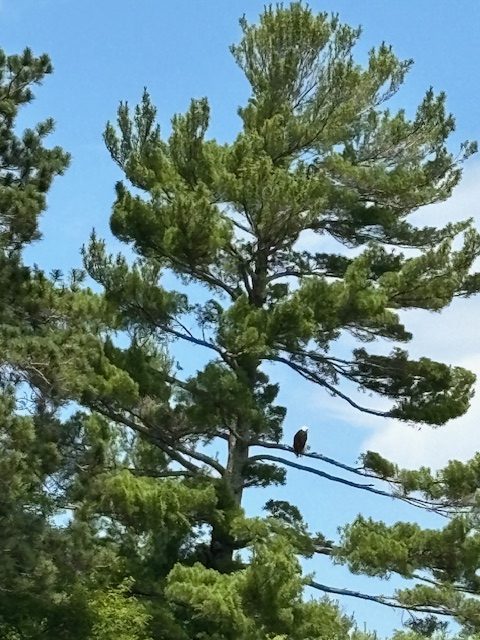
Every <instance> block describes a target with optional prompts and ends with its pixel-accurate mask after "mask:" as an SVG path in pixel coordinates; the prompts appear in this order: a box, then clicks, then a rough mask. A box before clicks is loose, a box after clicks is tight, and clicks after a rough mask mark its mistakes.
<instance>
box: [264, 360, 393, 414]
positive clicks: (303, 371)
mask: <svg viewBox="0 0 480 640" xmlns="http://www.w3.org/2000/svg"><path fill="white" fill-rule="evenodd" d="M268 360H271V361H272V362H281V363H283V364H286V365H287V367H290V369H293V370H294V371H296V372H297V373H299V374H300V375H301V376H302V378H305V380H308V381H309V382H313V383H315V384H318V385H320V386H322V387H325V389H327V390H328V391H330V393H331V394H332V395H334V396H337V397H338V398H342V400H345V402H348V404H349V405H350V406H352V407H354V408H355V409H358V411H361V412H362V413H368V414H370V415H372V416H379V417H381V418H391V417H392V414H391V412H390V411H379V410H378V409H369V408H368V407H362V406H361V405H359V404H357V403H356V402H355V401H354V400H352V399H351V398H349V397H348V396H347V395H345V394H344V393H342V392H341V391H339V390H338V389H337V388H336V387H334V386H333V385H331V384H330V383H328V382H327V381H326V380H324V379H323V378H321V377H320V376H319V375H317V374H316V373H315V372H313V371H310V370H309V369H307V368H306V367H303V366H302V365H300V364H297V363H296V362H291V361H290V360H288V359H287V358H283V357H282V356H270V357H269V358H268Z"/></svg>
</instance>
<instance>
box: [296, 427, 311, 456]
mask: <svg viewBox="0 0 480 640" xmlns="http://www.w3.org/2000/svg"><path fill="white" fill-rule="evenodd" d="M307 435H308V429H307V427H302V428H301V429H300V430H299V431H297V433H296V434H295V436H294V438H293V450H294V451H295V453H296V455H297V458H298V456H301V455H302V453H303V452H304V451H305V445H306V444H307Z"/></svg>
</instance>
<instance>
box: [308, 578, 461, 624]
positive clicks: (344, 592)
mask: <svg viewBox="0 0 480 640" xmlns="http://www.w3.org/2000/svg"><path fill="white" fill-rule="evenodd" d="M306 584H307V586H309V587H313V588H314V589H318V590H319V591H323V592H324V593H333V594H335V595H338V596H351V597H353V598H360V599H361V600H370V601H371V602H377V603H378V604H383V605H385V606H386V607H392V608H394V609H405V610H406V611H417V612H418V613H433V614H436V615H439V616H454V615H455V613H454V611H452V610H451V609H447V608H446V607H438V608H437V607H430V606H428V605H423V604H413V605H406V604H402V603H400V602H397V601H395V599H394V598H391V597H387V596H370V595H368V594H366V593H361V592H360V591H351V590H350V589H338V588H336V587H328V586H327V585H324V584H320V583H319V582H315V581H314V580H311V581H310V582H307V583H306Z"/></svg>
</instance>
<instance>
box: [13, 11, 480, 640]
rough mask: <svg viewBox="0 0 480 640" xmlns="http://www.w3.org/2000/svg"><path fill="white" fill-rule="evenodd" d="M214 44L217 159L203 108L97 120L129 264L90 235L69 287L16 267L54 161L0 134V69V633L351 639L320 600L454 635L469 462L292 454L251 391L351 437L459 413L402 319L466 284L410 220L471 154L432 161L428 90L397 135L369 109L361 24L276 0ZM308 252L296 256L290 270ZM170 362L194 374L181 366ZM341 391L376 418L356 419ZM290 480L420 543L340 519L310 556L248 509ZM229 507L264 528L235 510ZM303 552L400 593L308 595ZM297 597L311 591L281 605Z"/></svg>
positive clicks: (151, 109) (26, 60)
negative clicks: (232, 79) (423, 463)
mask: <svg viewBox="0 0 480 640" xmlns="http://www.w3.org/2000/svg"><path fill="white" fill-rule="evenodd" d="M240 26H241V30H242V38H241V40H240V42H239V43H238V44H237V45H234V46H232V48H231V52H232V54H233V56H234V58H235V61H236V62H237V64H238V66H239V67H240V69H241V70H242V71H243V72H244V74H245V76H246V78H247V80H248V82H249V84H250V87H251V95H250V98H249V100H248V102H247V104H246V105H245V106H243V107H241V108H240V109H239V111H238V114H239V116H240V123H241V128H240V131H239V133H238V135H237V136H236V137H235V138H234V140H233V141H232V142H231V143H228V144H224V143H220V142H217V141H216V140H214V139H211V138H209V137H208V126H209V118H210V111H209V104H208V101H207V99H206V98H202V99H198V100H192V101H191V104H190V106H189V108H188V110H187V111H186V113H185V114H177V115H175V116H174V117H173V119H172V123H171V133H170V135H169V136H165V135H163V133H162V131H161V130H160V127H159V125H158V124H157V120H156V109H155V106H154V105H153V104H152V101H151V99H150V97H149V94H148V92H147V91H145V93H144V95H143V97H142V99H141V102H140V103H139V105H138V106H136V107H135V108H134V109H131V108H130V107H129V105H128V104H126V103H122V104H121V105H120V107H119V109H118V116H117V122H116V124H111V123H109V124H108V125H107V127H106V129H105V132H104V140H105V144H106V147H107V149H108V151H109V153H110V155H111V157H112V159H113V161H114V162H116V163H117V165H118V166H119V167H120V169H121V170H122V172H123V175H124V178H123V180H122V181H121V182H119V183H118V184H117V185H116V197H115V202H114V204H113V210H112V215H111V220H110V224H111V229H112V232H113V233H114V235H115V236H116V237H117V238H118V239H120V240H121V241H123V242H124V243H125V244H126V245H128V246H129V247H130V248H131V249H133V252H134V254H135V258H134V259H133V260H132V259H130V257H128V256H126V255H122V254H119V255H112V254H110V253H109V251H108V246H107V244H106V242H105V241H104V240H102V239H101V238H99V237H98V236H97V235H96V233H95V232H93V233H92V237H91V239H90V242H89V243H88V244H87V245H86V246H84V247H83V250H82V254H83V260H84V268H85V272H86V274H87V275H88V276H89V278H90V283H88V282H87V283H86V282H85V280H84V274H82V273H80V272H78V271H74V272H73V273H72V274H71V276H70V278H67V279H64V278H63V277H62V275H61V274H60V273H58V272H55V273H53V274H50V276H47V275H46V274H44V273H43V272H42V271H41V270H40V269H38V268H35V269H31V268H27V267H26V266H25V265H24V264H23V262H22V254H21V251H22V247H23V246H24V245H25V243H28V242H31V241H33V240H35V239H36V238H37V237H38V216H39V215H40V214H41V212H42V211H43V209H44V207H45V194H46V193H47V191H48V189H49V187H50V185H51V182H52V179H53V177H54V176H56V175H58V174H61V173H62V172H63V171H64V169H65V168H66V166H67V163H68V156H67V154H65V152H63V151H62V150H61V149H59V148H54V149H46V148H45V147H44V146H43V139H44V137H45V136H46V135H47V134H48V133H49V132H50V131H51V130H52V128H53V123H52V122H51V121H50V120H49V121H47V122H45V123H41V124H39V125H37V126H36V128H34V129H32V130H28V131H27V132H25V133H24V135H23V137H21V138H18V137H17V135H16V133H15V116H16V114H17V111H18V109H19V107H20V106H22V105H23V104H24V103H28V102H29V101H30V100H31V99H32V93H31V87H32V86H33V85H34V84H35V83H38V82H40V80H42V78H43V77H44V76H45V74H47V73H50V71H51V65H50V62H49V60H48V58H47V57H46V56H41V57H40V58H36V57H34V56H33V54H32V53H31V52H30V51H29V50H26V51H25V52H24V54H23V55H21V56H6V55H5V54H1V55H0V127H1V136H0V145H1V146H0V158H1V161H2V168H1V170H0V219H1V226H0V228H1V232H0V248H1V257H0V259H1V260H2V267H3V268H2V271H1V273H2V275H1V277H2V279H3V285H4V286H3V287H2V289H1V294H0V296H1V297H0V305H1V306H0V314H1V318H2V321H1V333H0V339H1V345H2V354H3V356H2V365H1V366H2V373H3V375H2V397H1V402H0V410H1V412H2V425H1V427H0V429H1V432H0V433H1V436H0V438H1V440H0V441H1V443H2V449H1V452H0V483H1V485H2V487H4V489H3V491H2V494H1V499H0V504H1V505H2V512H3V514H4V518H3V520H4V521H5V523H6V524H5V526H2V528H1V530H0V548H1V549H2V551H1V554H2V558H3V560H2V562H1V563H0V576H1V580H0V585H1V586H0V630H1V631H2V634H3V637H7V638H11V639H12V640H17V639H20V638H22V639H23V638H28V639H32V640H33V639H36V638H39V639H40V638H43V637H55V638H59V639H63V638H64V639H65V640H75V639H76V638H84V637H91V638H95V639H96V640H108V639H110V638H119V639H121V640H150V639H153V640H160V639H165V640H187V639H193V638H195V639H198V640H201V639H203V638H207V637H208V638H211V639H212V640H227V639H229V638H231V639H232V640H234V639H235V640H242V639H244V640H257V639H258V640H264V639H270V640H281V639H282V640H283V639H286V638H288V639H291V640H307V639H311V638H338V639H341V638H345V639H347V638H355V639H357V640H367V639H368V638H370V637H372V638H373V635H369V634H367V633H366V632H360V631H359V630H358V629H357V628H356V626H355V623H354V621H352V620H351V619H350V618H349V617H348V616H346V615H345V614H344V613H343V612H342V610H341V609H340V608H339V607H338V605H337V604H335V602H333V601H331V600H330V599H329V598H328V596H326V595H325V594H333V595H334V596H341V595H347V596H352V597H358V598H367V599H370V600H373V601H375V602H377V603H378V605H379V607H380V606H388V607H398V608H402V609H405V610H407V611H409V612H411V614H412V622H411V624H410V627H411V628H410V630H407V631H403V632H399V633H398V634H396V636H395V637H396V638H397V640H407V639H413V638H418V637H422V636H425V635H432V634H437V635H439V634H440V635H441V634H442V633H444V626H442V624H443V623H442V622H441V620H442V619H443V618H444V617H446V618H447V619H448V618H453V619H455V620H456V621H457V622H458V623H459V624H460V625H461V626H462V628H463V630H464V631H465V632H469V633H476V632H479V633H480V604H479V602H478V599H477V597H476V596H477V595H478V594H479V592H480V583H479V580H480V578H479V576H478V575H477V567H478V566H479V560H480V532H479V530H478V497H477V488H478V486H479V478H480V458H479V456H478V454H476V453H475V452H472V455H473V457H472V459H471V461H469V462H468V463H460V462H458V461H452V462H450V463H449V464H448V466H447V467H445V468H444V469H442V470H440V471H439V472H432V471H431V470H429V469H426V468H422V469H419V470H416V471H411V470H405V469H401V468H399V467H398V466H397V465H395V464H394V463H392V462H390V461H389V460H386V459H384V458H383V457H382V456H381V455H380V454H378V453H376V452H371V451H368V452H365V453H364V455H363V456H362V459H361V465H360V466H358V465H356V463H355V461H345V460H336V459H331V458H328V457H326V456H325V455H322V454H321V453H316V452H312V451H306V452H305V453H304V455H303V458H302V459H299V460H297V459H295V460H294V459H292V457H291V455H290V454H291V453H292V452H293V450H292V448H291V447H290V445H289V444H285V443H284V442H282V434H283V431H282V427H283V422H284V419H285V415H286V412H287V409H288V407H283V406H280V405H279V404H278V401H277V395H278V392H279V384H278V382H276V381H275V380H274V379H273V378H272V376H271V374H269V373H267V367H268V365H269V364H271V363H274V364H276V365H278V366H283V367H285V368H286V369H287V370H289V371H291V372H294V373H295V374H296V375H297V377H298V380H300V379H303V380H307V381H309V382H310V383H311V384H312V385H317V386H318V387H321V388H322V389H325V390H327V391H328V392H329V393H330V394H331V395H332V396H333V397H334V398H336V399H337V401H338V402H339V403H342V402H346V403H349V404H350V405H351V406H353V407H354V408H356V409H357V410H358V411H361V412H364V413H367V414H369V415H371V416H372V420H374V419H375V416H383V417H395V418H397V419H399V420H402V421H405V422H406V423H417V424H424V425H426V428H430V427H435V426H440V425H443V424H445V423H446V422H448V421H449V420H451V419H452V418H455V417H457V416H460V415H462V414H464V413H465V412H466V411H467V409H468V407H469V402H470V399H471V397H472V389H473V384H474V382H475V376H474V375H473V374H472V373H471V372H470V371H467V370H466V369H464V368H461V367H457V366H449V365H448V364H445V363H442V362H435V361H433V360H431V359H429V358H428V357H422V358H420V359H418V360H415V359H413V358H411V357H410V356H409V354H408V351H407V350H406V348H405V345H406V344H407V343H408V342H409V341H410V340H411V339H412V335H411V333H410V332H409V331H408V328H407V327H406V326H405V325H404V323H403V320H402V317H403V316H402V312H403V311H405V310H408V309H422V310H426V311H441V310H442V309H444V308H445V307H447V306H448V305H449V304H450V303H451V302H452V300H453V299H454V298H456V297H460V296H463V297H468V296H471V295H473V294H475V293H477V291H478V290H479V289H480V276H479V274H478V273H475V272H474V269H473V268H474V262H475V260H476V259H477V258H478V256H479V255H480V235H479V233H478V231H477V230H476V229H475V227H474V225H473V222H472V221H471V220H465V221H464V222H462V223H456V224H448V225H446V226H445V227H443V228H435V227H427V226H425V227H417V226H415V225H414V224H413V223H411V222H410V221H409V216H411V214H412V213H413V212H415V211H417V210H418V209H419V208H420V207H422V206H424V205H427V204H432V203H437V202H441V201H444V200H445V199H447V198H448V197H449V196H450V195H451V193H452V190H453V189H454V187H455V186H456V185H457V184H458V183H459V181H460V179H461V169H462V163H463V162H464V161H465V160H466V159H467V158H468V157H469V156H470V155H471V154H472V153H474V152H475V150H476V145H475V143H470V142H468V141H467V142H465V143H464V144H462V145H461V147H460V149H459V150H458V151H451V149H450V147H449V136H450V134H451V133H452V131H453V130H454V127H455V121H454V118H453V116H452V115H450V114H449V113H448V112H447V110H446V105H445V102H446V97H445V95H444V94H438V95H437V94H435V93H434V92H433V91H432V90H431V89H429V90H428V91H427V92H426V94H425V96H424V98H423V100H422V101H421V102H420V104H419V106H418V108H417V111H416V113H415V114H414V115H413V116H408V115H407V113H406V111H404V110H398V111H394V110H392V109H389V107H388V104H389V101H390V99H391V98H392V97H393V96H395V95H396V94H397V92H398V91H399V90H400V88H401V86H402V83H403V81H404V79H405V76H406V74H407V73H408V70H409V68H410V66H411V64H412V62H411V61H410V60H400V59H398V58H397V57H396V56H395V54H394V52H393V50H392V49H391V48H390V47H389V46H387V45H385V44H381V45H380V46H379V47H378V48H376V49H373V50H372V51H371V52H370V53H369V56H368V60H367V62H366V64H365V65H360V64H358V63H357V62H356V61H355V58H354V46H355V44H356V42H357V40H358V39H359V37H360V35H361V33H360V29H356V28H351V27H349V26H348V25H345V24H342V23H341V22H340V20H339V19H338V17H337V16H330V15H328V14H326V13H320V14H315V13H314V12H312V11H311V10H310V9H309V8H308V7H307V6H305V5H304V4H302V3H293V4H291V5H289V6H277V7H275V8H273V7H267V8H266V9H265V10H264V12H263V13H262V15H261V16H260V19H259V22H258V23H256V24H249V23H248V22H247V21H246V19H244V18H243V19H242V20H241V21H240ZM308 235H310V236H311V237H312V238H314V242H312V243H310V244H309V246H315V250H312V249H310V250H309V249H304V248H302V244H301V242H302V239H303V238H305V236H308ZM333 243H335V244H333ZM332 246H335V247H336V249H335V250H333V249H332V248H331V247H332ZM317 248H318V251H317ZM167 275H170V276H171V275H173V276H175V282H177V283H178V287H177V288H176V289H173V288H169V287H167V285H166V276H167ZM168 282H172V279H171V278H170V279H169V280H168ZM93 283H95V287H93ZM88 284H90V285H91V286H87V285H88ZM199 292H200V293H199ZM346 334H348V335H350V336H351V337H353V338H354V340H355V343H356V345H355V348H354V349H353V350H352V352H351V353H350V354H347V355H345V349H344V347H343V345H342V337H343V336H345V335H346ZM176 343H185V344H187V345H189V348H190V349H191V350H192V352H193V350H195V352H196V351H200V352H201V353H202V354H203V355H204V357H205V362H206V364H205V365H201V366H200V367H199V368H198V369H196V370H194V371H189V369H190V368H191V367H189V362H188V359H187V361H186V362H184V363H183V365H184V366H183V368H182V362H180V363H177V361H176V360H177V357H176V355H175V353H176V352H175V344H176ZM387 343H388V344H389V345H390V352H389V353H388V355H385V353H384V351H385V349H384V347H385V345H386V344H387ZM268 371H269V372H270V369H268ZM185 372H187V373H185ZM345 383H348V384H347V385H345ZM352 384H353V385H355V386H356V387H358V388H360V389H362V390H364V391H367V392H369V393H372V394H374V395H376V396H377V397H379V398H383V399H386V400H388V402H389V406H388V407H387V408H385V409H382V410H380V409H378V408H377V407H378V405H376V404H375V403H373V404H372V405H367V404H365V405H363V404H362V405H360V404H358V402H357V400H356V399H355V398H354V397H353V396H351V395H349V392H348V389H349V388H351V385H352ZM311 429H312V430H314V429H315V425H311ZM218 441H221V442H223V443H224V444H225V451H226V454H225V457H224V458H223V459H222V458H221V457H217V456H215V455H213V454H212V447H211V445H212V444H213V443H215V442H218ZM252 447H259V448H261V449H262V450H266V451H265V452H262V453H259V454H255V455H253V454H252V451H251V449H252ZM268 450H270V453H269V452H268ZM289 467H291V468H297V469H301V470H303V471H304V472H305V473H309V474H312V476H315V475H316V476H320V477H322V478H323V479H325V480H329V481H331V482H332V483H336V482H337V483H338V482H341V483H343V484H347V485H349V486H350V487H351V489H352V491H359V492H361V491H366V492H370V493H374V494H376V495H378V496H379V499H382V496H383V497H385V496H386V497H393V498H395V499H396V500H398V501H403V502H406V503H408V504H410V505H412V507H413V506H415V507H421V508H422V509H426V510H429V511H433V512H435V513H438V514H441V515H443V516H445V518H446V524H445V526H444V527H443V528H440V529H435V530H434V529H424V528H422V527H421V526H420V525H419V524H417V523H416V522H415V511H414V509H412V521H411V522H397V523H395V524H393V525H388V524H386V523H384V522H379V521H375V520H373V519H371V518H369V517H368V515H367V514H360V515H359V516H358V517H357V518H356V519H355V520H354V521H353V522H351V523H347V524H342V523H339V524H342V526H341V529H340V534H339V537H338V539H337V540H334V541H330V540H327V539H326V537H325V535H324V534H323V533H322V532H321V531H320V532H315V533H313V532H312V531H311V529H310V526H309V523H306V522H305V520H304V518H303V517H302V514H301V512H300V510H299V509H298V506H297V505H294V504H290V503H288V502H287V501H278V500H277V501H275V500H272V499H269V496H268V487H270V486H272V485H275V484H276V485H282V484H284V483H286V482H287V475H286V470H287V469H288V468H289ZM325 467H326V468H327V469H328V467H333V468H334V470H332V469H330V471H326V470H324V469H325ZM335 486H336V485H335V484H332V485H331V490H332V491H334V490H335ZM254 487H257V488H261V489H262V490H263V492H264V494H265V510H266V515H265V516H259V515H254V514H248V513H246V512H245V510H244V508H243V499H244V495H245V492H246V491H248V490H249V489H251V488H254ZM314 525H315V526H316V523H314ZM315 554H323V555H326V556H329V557H330V558H331V559H332V561H333V562H334V563H339V564H344V565H346V566H348V568H349V569H350V570H351V571H352V572H353V573H362V574H365V575H368V576H377V577H378V576H380V577H386V576H389V575H391V574H397V575H399V576H402V577H403V578H406V579H409V580H410V583H408V585H409V586H407V587H405V588H404V589H400V590H397V591H396V592H395V593H390V594H387V595H369V594H364V593H359V592H356V591H354V590H352V589H349V588H347V587H348V586H347V587H346V588H345V589H337V588H333V587H331V586H329V585H326V584H323V583H322V582H321V581H320V580H319V579H317V578H316V577H315V576H308V575H304V574H303V573H302V569H301V564H300V559H301V558H302V557H312V556H314V555H315ZM307 585H309V586H310V587H312V588H314V589H316V590H318V591H319V592H321V593H322V595H319V598H318V599H312V600H307V599H306V598H305V597H304V588H305V586H307ZM17 601H19V602H20V603H21V604H20V606H17V604H16V602H17ZM373 627H374V624H373V623H372V628H373Z"/></svg>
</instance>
